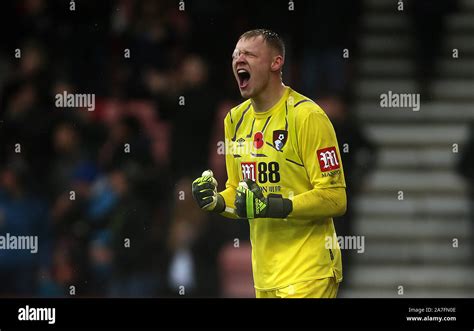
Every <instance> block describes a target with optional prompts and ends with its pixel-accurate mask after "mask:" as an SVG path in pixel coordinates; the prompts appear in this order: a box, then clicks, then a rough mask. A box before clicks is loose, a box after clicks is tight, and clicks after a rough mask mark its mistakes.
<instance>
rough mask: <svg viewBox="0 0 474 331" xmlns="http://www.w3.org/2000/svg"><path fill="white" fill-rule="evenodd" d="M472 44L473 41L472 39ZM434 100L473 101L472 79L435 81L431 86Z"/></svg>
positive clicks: (473, 83)
mask: <svg viewBox="0 0 474 331" xmlns="http://www.w3.org/2000/svg"><path fill="white" fill-rule="evenodd" d="M473 42H474V39H473ZM431 93H432V94H433V96H434V98H435V100H456V101H459V100H463V101H469V102H472V101H474V79H443V80H436V81H434V82H433V85H432V86H431Z"/></svg>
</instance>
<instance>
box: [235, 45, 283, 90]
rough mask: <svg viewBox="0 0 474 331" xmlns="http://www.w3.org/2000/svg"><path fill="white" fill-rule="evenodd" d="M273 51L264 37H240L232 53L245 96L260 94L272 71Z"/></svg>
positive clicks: (236, 75) (240, 87)
mask: <svg viewBox="0 0 474 331" xmlns="http://www.w3.org/2000/svg"><path fill="white" fill-rule="evenodd" d="M273 55H274V54H273V52H272V49H271V48H270V47H268V45H267V44H266V43H265V41H264V39H263V37H261V36H258V37H255V38H247V39H240V40H239V41H238V42H237V45H236V46H235V50H234V53H233V54H232V69H233V71H234V76H235V79H236V80H237V84H238V85H239V89H240V94H241V95H242V97H244V98H252V97H255V96H256V95H258V94H259V93H260V92H261V91H262V90H264V89H265V87H266V86H267V84H268V82H269V80H270V77H271V76H270V75H271V73H272V68H271V65H272V61H273V58H272V57H273Z"/></svg>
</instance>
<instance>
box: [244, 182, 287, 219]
mask: <svg viewBox="0 0 474 331" xmlns="http://www.w3.org/2000/svg"><path fill="white" fill-rule="evenodd" d="M235 208H236V212H237V215H239V217H242V218H250V219H252V218H286V217H287V216H288V215H289V214H290V213H291V211H292V210H293V203H292V202H291V200H290V199H285V198H282V196H281V195H280V194H269V195H268V197H267V198H265V197H264V196H263V193H262V189H261V187H260V186H258V184H257V183H255V182H254V181H253V180H250V179H245V180H244V181H241V182H240V183H239V186H238V187H237V195H236V197H235Z"/></svg>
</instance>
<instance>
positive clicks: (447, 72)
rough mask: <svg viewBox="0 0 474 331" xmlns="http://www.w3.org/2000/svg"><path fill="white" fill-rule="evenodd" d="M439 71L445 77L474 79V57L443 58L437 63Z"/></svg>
mask: <svg viewBox="0 0 474 331" xmlns="http://www.w3.org/2000/svg"><path fill="white" fill-rule="evenodd" d="M473 34H474V31H473ZM437 71H438V75H439V76H440V77H443V78H451V79H452V78H458V79H470V80H472V81H474V57H471V58H457V59H453V58H450V59H442V60H440V61H438V63H437Z"/></svg>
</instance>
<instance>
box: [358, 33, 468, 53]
mask: <svg viewBox="0 0 474 331" xmlns="http://www.w3.org/2000/svg"><path fill="white" fill-rule="evenodd" d="M413 43H414V42H413V39H412V37H411V36H410V35H409V34H403V35H400V34H398V35H397V34H393V35H384V34H366V35H364V36H362V37H361V38H360V40H359V48H360V53H361V57H365V56H368V55H369V54H370V55H379V56H395V55H399V56H405V57H408V56H411V54H413V52H414V50H415V48H414V47H413ZM463 49H464V48H463Z"/></svg>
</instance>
